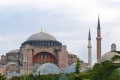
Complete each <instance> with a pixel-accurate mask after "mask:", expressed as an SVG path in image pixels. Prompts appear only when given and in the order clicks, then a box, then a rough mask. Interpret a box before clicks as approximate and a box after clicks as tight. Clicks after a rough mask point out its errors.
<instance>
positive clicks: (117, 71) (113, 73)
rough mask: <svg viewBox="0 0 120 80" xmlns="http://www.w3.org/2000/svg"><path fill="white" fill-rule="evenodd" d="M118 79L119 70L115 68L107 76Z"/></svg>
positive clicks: (111, 79)
mask: <svg viewBox="0 0 120 80" xmlns="http://www.w3.org/2000/svg"><path fill="white" fill-rule="evenodd" d="M118 79H120V70H119V69H116V70H114V71H113V72H112V74H111V75H110V76H109V80H118Z"/></svg>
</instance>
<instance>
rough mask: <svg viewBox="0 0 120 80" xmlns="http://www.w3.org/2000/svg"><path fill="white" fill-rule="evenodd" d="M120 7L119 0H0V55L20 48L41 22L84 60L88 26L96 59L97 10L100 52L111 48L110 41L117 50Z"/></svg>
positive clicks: (85, 57)
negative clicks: (100, 39) (99, 26)
mask: <svg viewBox="0 0 120 80" xmlns="http://www.w3.org/2000/svg"><path fill="white" fill-rule="evenodd" d="M119 9H120V1H119V0H0V45H1V46H0V55H2V54H4V55H5V54H6V53H7V52H9V51H10V50H14V49H18V48H20V45H21V43H23V42H24V41H25V40H27V38H28V37H30V36H31V35H32V34H35V33H38V32H40V28H41V26H42V28H43V31H44V32H45V33H49V34H51V35H53V36H54V37H56V39H57V40H58V41H60V42H62V43H63V44H64V45H67V49H68V51H69V52H70V53H73V54H76V55H78V56H79V57H80V58H81V59H82V60H84V61H85V62H87V57H88V53H87V52H88V51H87V45H88V41H87V39H88V30H89V27H90V30H91V38H92V60H93V63H95V62H96V32H97V18H98V14H99V15H100V22H101V30H102V31H101V32H102V33H101V34H102V55H103V54H105V53H106V52H109V51H110V50H111V44H112V43H116V44H117V50H120V44H119V40H120V35H119V34H120V31H119V30H120V22H119V21H120V10H119Z"/></svg>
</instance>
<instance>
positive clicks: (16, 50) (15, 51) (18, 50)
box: [8, 49, 20, 53]
mask: <svg viewBox="0 0 120 80" xmlns="http://www.w3.org/2000/svg"><path fill="white" fill-rule="evenodd" d="M17 52H20V49H15V50H11V51H9V52H8V53H17Z"/></svg>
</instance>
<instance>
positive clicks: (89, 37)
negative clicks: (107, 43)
mask: <svg viewBox="0 0 120 80" xmlns="http://www.w3.org/2000/svg"><path fill="white" fill-rule="evenodd" d="M88 40H91V35H90V28H89V35H88Z"/></svg>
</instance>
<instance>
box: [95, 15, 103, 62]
mask: <svg viewBox="0 0 120 80" xmlns="http://www.w3.org/2000/svg"><path fill="white" fill-rule="evenodd" d="M96 40H97V62H98V60H99V59H100V58H101V40H102V38H101V28H100V20H99V15H98V25H97V37H96Z"/></svg>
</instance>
